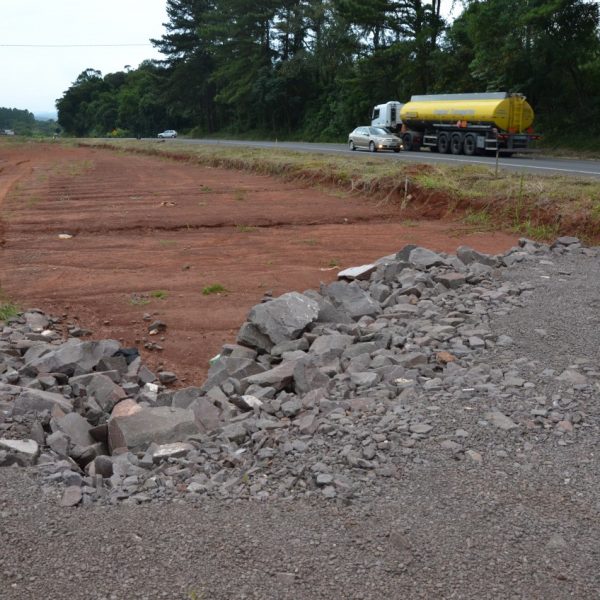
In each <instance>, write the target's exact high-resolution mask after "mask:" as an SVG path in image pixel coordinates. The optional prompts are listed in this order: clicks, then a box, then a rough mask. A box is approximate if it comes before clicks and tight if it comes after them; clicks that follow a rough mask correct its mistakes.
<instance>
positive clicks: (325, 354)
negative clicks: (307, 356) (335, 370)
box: [310, 333, 354, 364]
mask: <svg viewBox="0 0 600 600" xmlns="http://www.w3.org/2000/svg"><path fill="white" fill-rule="evenodd" d="M353 341H354V337H353V336H351V335H344V334H342V333H332V334H330V335H320V336H319V337H318V338H317V339H316V340H315V341H314V342H313V343H312V344H311V345H310V353H311V354H312V355H313V356H316V357H318V358H319V361H320V362H321V363H322V364H327V363H328V362H331V361H332V360H335V359H336V358H339V357H340V356H341V355H342V353H343V352H344V350H345V349H346V348H347V347H348V346H350V345H351V344H352V342H353Z"/></svg>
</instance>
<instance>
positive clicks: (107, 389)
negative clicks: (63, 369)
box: [87, 373, 127, 413]
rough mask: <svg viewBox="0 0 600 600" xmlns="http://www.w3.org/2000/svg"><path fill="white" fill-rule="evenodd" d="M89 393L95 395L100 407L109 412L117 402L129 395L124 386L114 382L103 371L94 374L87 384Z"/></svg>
mask: <svg viewBox="0 0 600 600" xmlns="http://www.w3.org/2000/svg"><path fill="white" fill-rule="evenodd" d="M87 393H88V394H89V395H90V396H94V398H95V399H96V402H97V403H98V405H99V406H100V408H102V410H103V411H104V412H107V413H109V412H110V411H111V410H112V409H113V407H114V406H115V404H117V402H119V401H120V400H123V399H124V398H126V397H127V395H126V394H125V392H124V391H123V388H121V387H120V386H118V385H117V384H116V383H114V381H113V380H112V379H111V378H110V377H107V376H106V375H102V374H101V373H96V374H94V376H93V378H92V379H91V381H90V382H89V383H88V385H87Z"/></svg>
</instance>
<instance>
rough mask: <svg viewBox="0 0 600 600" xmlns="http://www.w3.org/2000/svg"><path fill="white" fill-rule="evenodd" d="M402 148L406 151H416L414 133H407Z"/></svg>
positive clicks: (403, 138) (403, 137) (404, 135)
mask: <svg viewBox="0 0 600 600" xmlns="http://www.w3.org/2000/svg"><path fill="white" fill-rule="evenodd" d="M402 147H403V148H404V149H405V150H414V148H413V136H412V133H405V134H403V136H402Z"/></svg>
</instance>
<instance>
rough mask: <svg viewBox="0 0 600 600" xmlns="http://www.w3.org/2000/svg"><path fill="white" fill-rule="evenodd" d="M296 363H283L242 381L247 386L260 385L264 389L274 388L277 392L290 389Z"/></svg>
mask: <svg viewBox="0 0 600 600" xmlns="http://www.w3.org/2000/svg"><path fill="white" fill-rule="evenodd" d="M295 366H296V361H287V362H283V363H281V364H280V365H277V366H276V367H273V368H272V369H269V370H268V371H264V372H263V373H257V374H256V375H250V377H245V378H244V379H243V380H242V381H243V382H244V383H246V384H247V385H260V386H262V387H273V388H275V389H276V390H277V391H279V390H283V389H285V388H287V387H289V386H290V385H291V383H292V380H293V377H294V368H295Z"/></svg>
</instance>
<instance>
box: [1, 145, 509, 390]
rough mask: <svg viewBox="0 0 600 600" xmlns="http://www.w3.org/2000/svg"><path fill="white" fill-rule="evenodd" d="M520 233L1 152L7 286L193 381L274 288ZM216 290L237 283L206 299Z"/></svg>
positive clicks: (358, 201) (225, 174) (168, 170)
mask: <svg viewBox="0 0 600 600" xmlns="http://www.w3.org/2000/svg"><path fill="white" fill-rule="evenodd" d="M61 234H68V235H70V236H72V237H70V238H67V239H63V238H61V237H59V236H60V235H61ZM515 241H516V236H515V235H511V234H508V233H503V232H493V233H490V232H485V233H478V232H473V231H469V230H468V229H467V228H466V227H465V226H464V224H462V223H460V222H458V221H455V220H449V219H448V220H444V219H442V220H418V221H416V220H410V221H408V220H407V215H406V214H405V213H403V212H402V211H401V210H400V208H399V207H398V206H397V205H395V204H394V203H390V202H377V201H374V200H373V199H372V198H371V199H367V198H365V197H361V196H359V195H350V194H344V193H341V192H337V191H335V190H326V189H315V188H314V187H310V186H309V185H307V184H304V183H302V182H284V181H280V180H277V179H274V178H272V177H268V176H260V175H255V174H249V173H246V172H241V171H231V170H224V169H217V168H208V167H200V166H197V165H193V164H188V163H185V162H181V161H173V160H169V159H164V158H158V157H148V156H137V155H130V154H123V153H119V152H116V151H108V150H104V149H92V148H76V147H67V146H63V145H59V144H36V143H31V144H28V145H20V146H16V145H15V146H1V147H0V253H1V255H0V292H1V293H2V294H3V295H4V297H5V298H10V299H11V300H12V301H14V302H16V303H18V304H19V305H20V306H21V307H23V308H28V307H38V308H40V309H42V310H44V311H47V312H50V313H52V314H56V315H63V316H64V317H65V324H68V323H70V324H80V325H81V327H84V328H87V329H90V330H92V331H93V336H94V337H95V338H116V339H119V340H120V341H121V342H122V343H123V344H125V345H128V346H130V345H136V346H138V347H139V348H140V351H141V353H142V355H143V357H144V360H145V361H146V362H147V364H149V365H150V366H151V367H152V368H155V369H158V368H165V369H169V370H174V371H175V372H177V373H178V375H179V377H180V382H181V383H184V384H186V385H192V384H200V383H201V382H202V380H203V378H204V376H205V375H206V372H207V369H208V360H209V359H210V358H211V357H212V356H214V355H215V354H217V353H218V352H219V350H220V348H221V346H222V344H223V343H227V342H232V341H234V340H235V336H236V333H237V331H238V329H239V327H240V325H241V323H242V322H243V321H244V318H245V316H246V314H247V312H248V310H249V309H250V308H251V307H252V306H253V305H254V304H256V303H257V302H259V301H260V300H261V298H262V297H263V295H264V294H265V293H266V292H272V293H273V294H274V295H278V294H281V293H284V292H287V291H292V290H297V291H303V290H305V289H309V288H318V287H319V284H320V283H321V282H329V281H332V280H334V279H335V277H336V274H337V271H338V270H339V268H345V267H349V266H354V265H358V264H364V263H366V262H369V261H372V260H374V259H377V258H379V257H381V256H384V255H387V254H391V253H394V252H396V251H398V250H399V249H401V248H402V247H403V246H404V245H405V244H409V243H412V244H418V245H422V246H426V247H427V248H431V249H433V250H437V251H447V252H453V251H455V250H456V248H457V247H458V246H460V245H469V246H471V247H473V248H476V249H478V250H480V251H483V252H488V253H496V252H501V251H504V250H506V249H507V248H509V247H511V246H512V245H514V244H515ZM217 284H218V285H220V286H222V287H223V288H225V290H227V291H225V292H222V293H213V294H206V293H203V290H205V289H206V288H208V287H209V286H212V285H217ZM145 315H146V319H148V315H149V316H150V318H152V319H153V320H154V319H160V320H161V321H163V322H164V323H166V324H167V331H166V333H165V334H164V335H163V337H161V338H159V339H156V338H154V337H148V335H147V328H148V321H147V320H144V316H145ZM146 341H151V342H155V343H157V344H159V345H160V346H162V348H163V350H160V351H148V350H145V349H144V348H143V344H144V342H146Z"/></svg>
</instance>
